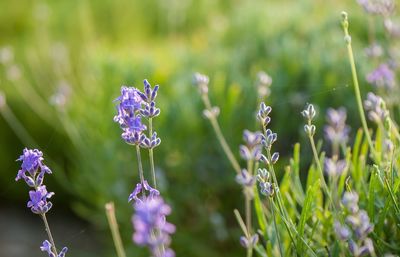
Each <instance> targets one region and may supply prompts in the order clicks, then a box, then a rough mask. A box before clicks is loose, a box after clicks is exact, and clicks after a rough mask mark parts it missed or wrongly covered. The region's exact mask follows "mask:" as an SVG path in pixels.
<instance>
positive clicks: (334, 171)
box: [324, 158, 347, 176]
mask: <svg viewBox="0 0 400 257" xmlns="http://www.w3.org/2000/svg"><path fill="white" fill-rule="evenodd" d="M324 168H325V172H326V174H328V176H340V175H342V173H343V172H344V171H345V170H346V168H347V163H346V160H337V159H335V158H332V159H331V158H326V159H325V162H324Z"/></svg>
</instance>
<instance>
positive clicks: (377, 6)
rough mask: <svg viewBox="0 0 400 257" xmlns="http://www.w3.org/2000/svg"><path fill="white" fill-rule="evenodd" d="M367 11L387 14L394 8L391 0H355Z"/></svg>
mask: <svg viewBox="0 0 400 257" xmlns="http://www.w3.org/2000/svg"><path fill="white" fill-rule="evenodd" d="M357 2H358V4H360V5H361V6H362V7H363V8H364V10H365V11H366V12H367V13H370V14H376V15H382V16H388V15H390V14H391V13H392V12H393V10H394V8H395V2H394V1H393V0H357Z"/></svg>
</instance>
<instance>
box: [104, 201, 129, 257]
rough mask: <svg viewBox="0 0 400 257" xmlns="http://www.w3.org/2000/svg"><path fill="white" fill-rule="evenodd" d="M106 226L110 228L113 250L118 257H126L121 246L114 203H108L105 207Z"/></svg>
mask: <svg viewBox="0 0 400 257" xmlns="http://www.w3.org/2000/svg"><path fill="white" fill-rule="evenodd" d="M105 209H106V215H107V221H108V225H109V226H110V230H111V235H112V238H113V241H114V246H115V250H116V251H117V256H118V257H126V254H125V250H124V246H123V245H122V240H121V235H120V233H119V229H118V223H117V218H116V217H115V208H114V203H113V202H109V203H106V205H105Z"/></svg>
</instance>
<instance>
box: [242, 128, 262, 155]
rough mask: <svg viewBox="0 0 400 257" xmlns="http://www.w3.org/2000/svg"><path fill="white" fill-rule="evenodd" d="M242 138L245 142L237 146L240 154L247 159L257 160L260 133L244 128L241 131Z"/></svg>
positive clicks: (259, 147)
mask: <svg viewBox="0 0 400 257" xmlns="http://www.w3.org/2000/svg"><path fill="white" fill-rule="evenodd" d="M243 139H244V141H245V143H246V144H245V145H241V146H240V147H239V150H240V156H241V157H242V158H243V159H244V160H247V161H248V160H259V159H260V157H261V140H262V134H261V133H260V132H258V131H256V132H251V131H249V130H245V131H244V132H243Z"/></svg>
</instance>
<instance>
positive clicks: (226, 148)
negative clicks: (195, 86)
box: [201, 94, 240, 174]
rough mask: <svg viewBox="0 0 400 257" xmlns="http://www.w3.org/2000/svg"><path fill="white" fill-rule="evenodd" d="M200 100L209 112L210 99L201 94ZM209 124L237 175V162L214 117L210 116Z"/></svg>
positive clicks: (238, 166)
mask: <svg viewBox="0 0 400 257" xmlns="http://www.w3.org/2000/svg"><path fill="white" fill-rule="evenodd" d="M201 98H202V100H203V103H204V105H205V106H206V109H207V110H209V111H211V110H212V106H211V103H210V99H209V98H208V95H207V94H202V96H201ZM210 122H211V125H212V127H213V129H214V131H215V133H216V135H217V139H218V141H219V143H220V144H221V146H222V149H223V150H224V152H225V154H226V156H227V157H228V159H229V161H230V163H231V165H232V167H233V168H234V169H235V171H236V172H237V173H238V174H239V173H240V165H239V163H238V161H237V160H236V158H235V156H234V155H233V153H232V151H231V149H230V147H229V145H228V143H227V142H226V140H225V137H224V135H223V134H222V131H221V128H220V126H219V124H218V121H217V119H216V118H215V117H214V116H212V115H211V117H210Z"/></svg>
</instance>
